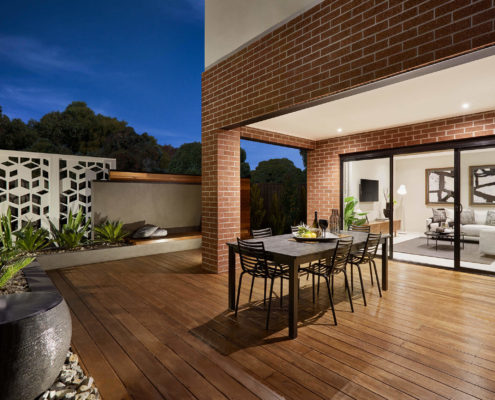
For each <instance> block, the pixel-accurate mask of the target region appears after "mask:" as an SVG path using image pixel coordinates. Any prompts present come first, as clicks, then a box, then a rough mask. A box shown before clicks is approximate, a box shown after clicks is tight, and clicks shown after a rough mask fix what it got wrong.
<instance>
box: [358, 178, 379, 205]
mask: <svg viewBox="0 0 495 400" xmlns="http://www.w3.org/2000/svg"><path fill="white" fill-rule="evenodd" d="M359 201H378V181H375V180H371V179H361V182H360V184H359Z"/></svg>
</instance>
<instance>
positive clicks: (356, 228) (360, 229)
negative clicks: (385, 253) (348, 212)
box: [349, 225, 370, 233]
mask: <svg viewBox="0 0 495 400" xmlns="http://www.w3.org/2000/svg"><path fill="white" fill-rule="evenodd" d="M349 230H350V231H356V232H367V233H369V232H370V226H369V225H351V226H350V227H349Z"/></svg>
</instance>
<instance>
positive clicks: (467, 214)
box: [461, 210, 475, 225]
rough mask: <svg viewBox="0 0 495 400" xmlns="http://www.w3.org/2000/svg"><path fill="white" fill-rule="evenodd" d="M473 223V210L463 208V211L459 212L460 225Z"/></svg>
mask: <svg viewBox="0 0 495 400" xmlns="http://www.w3.org/2000/svg"><path fill="white" fill-rule="evenodd" d="M474 223H475V222H474V211H473V210H464V211H463V212H461V225H472V224H474Z"/></svg>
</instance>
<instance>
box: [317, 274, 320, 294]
mask: <svg viewBox="0 0 495 400" xmlns="http://www.w3.org/2000/svg"><path fill="white" fill-rule="evenodd" d="M316 295H317V296H318V297H320V275H318V288H317V289H316Z"/></svg>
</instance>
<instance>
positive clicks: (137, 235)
mask: <svg viewBox="0 0 495 400" xmlns="http://www.w3.org/2000/svg"><path fill="white" fill-rule="evenodd" d="M157 229H158V226H155V225H145V226H142V227H141V228H139V229H137V230H136V231H135V232H134V233H133V234H132V238H133V239H146V238H149V237H151V235H153V233H155V231H156V230H157Z"/></svg>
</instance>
